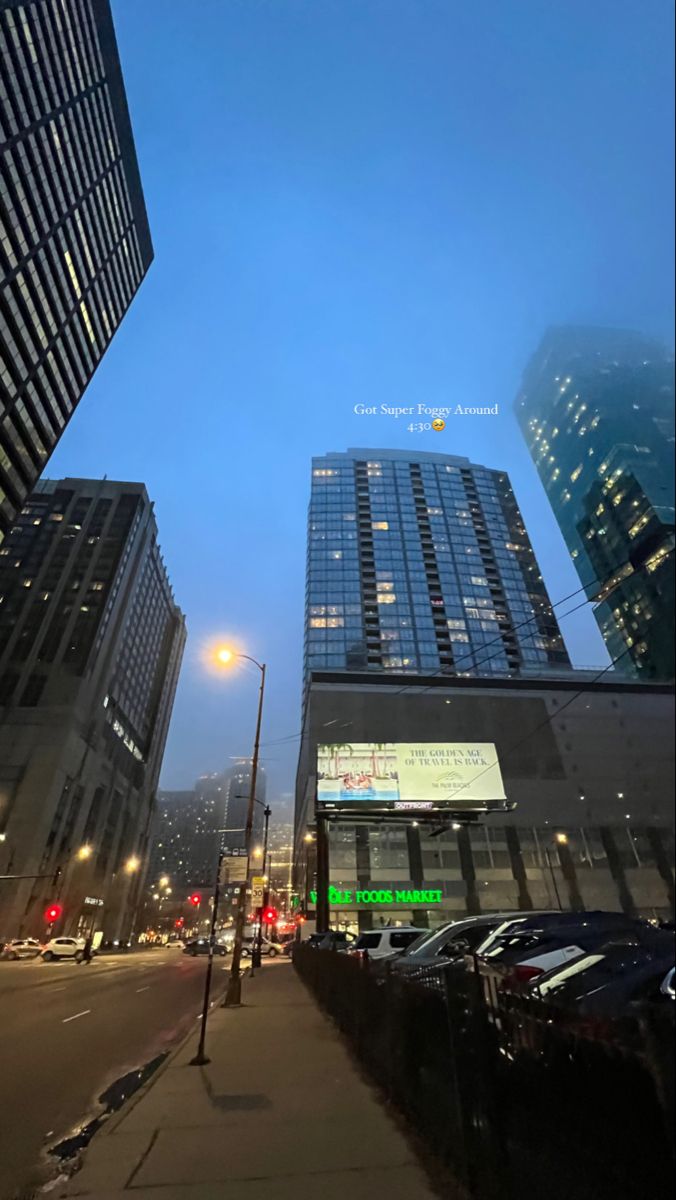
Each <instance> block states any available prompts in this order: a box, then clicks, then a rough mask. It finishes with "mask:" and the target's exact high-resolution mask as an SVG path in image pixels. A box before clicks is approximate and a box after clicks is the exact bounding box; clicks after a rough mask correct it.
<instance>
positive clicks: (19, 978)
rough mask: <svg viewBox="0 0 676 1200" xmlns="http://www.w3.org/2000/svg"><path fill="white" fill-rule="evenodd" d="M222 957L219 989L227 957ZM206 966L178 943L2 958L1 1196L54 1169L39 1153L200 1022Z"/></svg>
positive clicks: (6, 1198) (94, 1112)
mask: <svg viewBox="0 0 676 1200" xmlns="http://www.w3.org/2000/svg"><path fill="white" fill-rule="evenodd" d="M217 961H218V964H219V965H218V967H217V972H216V977H215V987H214V995H216V994H217V993H218V991H219V990H220V991H222V990H223V987H224V985H225V983H224V981H225V974H224V973H223V972H222V971H221V969H220V964H221V963H228V962H229V960H228V959H224V960H217ZM205 966H206V963H205V959H203V958H198V959H192V958H189V957H188V956H185V955H182V954H181V952H180V951H179V950H175V949H171V950H166V951H164V950H153V951H148V952H145V951H142V952H139V953H137V954H129V955H119V956H111V957H101V958H96V959H95V960H94V962H93V963H92V964H91V965H90V966H84V965H83V966H78V965H77V964H76V963H74V962H68V961H66V962H55V963H44V962H40V961H37V962H31V961H28V962H2V963H0V1030H2V1058H1V1063H0V1197H2V1200H9V1197H12V1196H13V1195H14V1194H15V1192H17V1191H19V1190H20V1189H21V1188H22V1187H25V1186H26V1185H28V1184H29V1183H30V1182H31V1181H32V1180H36V1181H37V1180H39V1179H40V1178H42V1177H43V1174H44V1173H45V1172H47V1173H48V1172H49V1170H50V1168H49V1164H44V1165H43V1164H42V1163H41V1156H42V1155H43V1153H44V1152H45V1151H46V1150H47V1148H48V1147H51V1146H54V1145H55V1144H56V1143H57V1142H59V1141H60V1140H61V1139H62V1138H63V1137H66V1136H67V1135H69V1134H70V1133H71V1132H72V1131H73V1129H74V1128H77V1127H78V1126H79V1125H81V1124H82V1123H83V1122H84V1121H86V1120H87V1118H89V1117H91V1116H93V1115H94V1114H96V1113H97V1112H98V1111H100V1106H99V1105H98V1103H97V1099H98V1097H99V1096H100V1095H101V1093H102V1092H103V1091H104V1090H105V1089H106V1088H107V1087H109V1086H110V1085H111V1084H112V1083H113V1082H114V1081H115V1080H117V1079H119V1078H120V1077H121V1076H123V1075H124V1074H125V1073H126V1072H128V1071H130V1070H132V1069H136V1068H139V1067H142V1066H143V1065H144V1064H145V1063H148V1062H149V1061H150V1060H151V1059H154V1058H155V1057H156V1056H158V1055H161V1054H163V1053H165V1052H167V1051H169V1050H171V1049H172V1048H173V1047H174V1046H175V1045H176V1043H177V1041H178V1040H180V1038H181V1037H182V1036H183V1035H184V1034H185V1032H187V1030H188V1029H189V1028H191V1027H194V1026H195V1023H196V1020H197V1013H198V1011H199V1009H200V1008H201V1002H202V993H203V987H204V972H205ZM51 1170H52V1173H53V1164H52V1167H51Z"/></svg>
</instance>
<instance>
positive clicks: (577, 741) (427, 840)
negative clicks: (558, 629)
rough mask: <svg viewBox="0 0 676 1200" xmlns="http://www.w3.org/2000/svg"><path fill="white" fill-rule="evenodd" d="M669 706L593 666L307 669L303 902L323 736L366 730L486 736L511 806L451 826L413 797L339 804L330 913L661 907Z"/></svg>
mask: <svg viewBox="0 0 676 1200" xmlns="http://www.w3.org/2000/svg"><path fill="white" fill-rule="evenodd" d="M673 720H674V691H673V687H670V686H668V685H666V684H656V683H641V682H639V681H635V680H630V679H624V680H622V679H615V678H613V677H612V676H611V675H609V676H608V677H607V678H604V679H603V680H596V679H595V677H594V676H593V675H592V674H591V673H590V672H582V671H562V672H561V674H560V676H559V677H558V678H557V677H556V676H555V675H554V674H550V675H548V676H547V678H537V677H532V678H526V677H524V676H522V677H520V678H518V679H491V678H470V679H467V678H464V679H460V678H458V679H445V678H443V677H440V676H438V675H437V676H422V675H421V676H419V677H417V678H416V679H411V678H409V677H408V676H404V675H399V676H396V675H394V674H384V673H383V674H381V675H380V676H374V675H372V674H370V673H368V672H362V673H361V674H359V673H350V672H341V671H337V672H328V671H324V672H322V671H317V672H313V673H312V675H311V677H310V680H309V683H308V687H307V694H306V700H305V713H304V724H303V732H302V740H301V748H300V759H299V766H298V777H297V793H296V822H295V852H294V861H295V879H294V882H295V890H296V892H297V894H298V896H299V898H300V902H301V903H302V904H305V903H306V904H307V906H308V908H309V909H310V911H311V912H312V910H314V907H315V900H314V898H313V895H312V891H313V888H315V887H316V873H315V868H316V859H315V846H314V844H313V842H312V841H311V840H310V839H311V838H312V836H313V834H312V830H313V829H314V828H315V822H316V814H317V808H316V800H317V787H318V758H317V751H318V747H319V746H320V745H323V744H325V743H327V742H335V743H340V745H337V746H336V750H337V752H338V753H340V751H341V750H342V751H346V752H349V751H350V748H351V746H354V745H355V744H356V745H357V746H359V745H360V744H363V743H366V744H368V745H369V746H370V747H372V748H373V750H374V751H375V752H376V757H377V754H378V752H380V751H381V750H382V748H383V747H384V746H385V745H386V744H388V743H403V744H404V745H406V746H410V745H412V746H414V747H417V746H419V745H422V744H424V743H430V742H431V743H433V744H435V745H439V744H443V743H456V744H459V745H460V746H463V745H469V746H471V745H472V743H477V742H481V743H484V744H488V745H493V746H494V747H495V754H494V756H493V754H492V753H491V754H490V756H489V761H490V763H491V764H492V763H494V762H497V763H498V764H499V767H500V770H501V773H502V779H503V782H504V791H505V795H506V797H507V801H508V803H509V804H511V805H514V806H515V807H514V808H513V811H495V812H491V813H487V814H483V815H481V816H479V817H478V818H477V819H476V820H475V821H471V820H463V819H461V818H460V817H459V818H457V823H456V825H455V826H454V827H453V828H451V820H450V819H449V820H446V822H444V820H443V819H439V818H435V819H434V820H433V821H432V823H430V821H429V820H428V819H427V817H428V816H429V814H426V815H424V816H423V815H421V816H420V817H419V820H416V818H418V816H419V814H418V812H417V811H416V810H415V809H412V811H411V812H410V813H408V814H406V813H405V812H399V813H398V814H397V815H398V817H399V823H398V824H395V823H394V822H393V821H392V822H391V823H388V822H387V821H386V823H385V824H377V823H375V821H372V822H371V823H368V822H367V820H366V819H365V818H364V819H363V820H362V821H360V822H357V821H355V820H353V821H352V822H351V821H350V814H349V813H348V814H346V815H344V816H343V817H342V818H341V820H340V821H336V823H335V824H331V825H330V837H329V864H330V882H331V885H332V887H333V889H334V891H333V899H332V903H331V919H332V922H333V924H334V925H335V924H341V923H342V924H348V925H351V926H353V927H357V925H358V926H359V927H360V928H364V929H366V928H370V927H371V926H372V925H373V924H378V923H379V922H386V921H395V920H398V921H403V922H406V923H407V922H409V921H413V922H414V923H415V924H422V925H427V924H429V925H434V924H438V923H440V922H441V921H442V920H451V919H453V918H456V917H461V916H465V915H467V914H471V913H478V912H495V911H497V912H500V911H510V910H512V911H513V910H516V909H530V908H557V907H559V905H560V906H561V907H562V908H564V909H575V908H590V909H592V908H603V909H609V910H616V911H620V910H623V911H625V912H627V913H641V914H643V915H645V916H647V917H670V916H672V914H673V909H674V877H673V862H674V811H673V801H672V795H673V787H674V755H673ZM334 730H335V733H334V732H332V731H334ZM374 774H375V772H374ZM386 782H387V781H386ZM428 798H429V799H431V797H429V796H428ZM404 799H405V797H404ZM496 799H498V797H497V796H496ZM422 807H423V808H424V805H423V806H422ZM475 807H476V806H475ZM457 808H458V809H460V810H462V808H463V799H462V793H460V796H459V802H457ZM356 810H357V813H356V814H355V815H358V814H359V803H358V802H357V803H356ZM361 815H362V817H364V812H363V810H362V814H361ZM444 825H445V826H446V827H445V828H444ZM306 838H307V839H308V840H307V841H306Z"/></svg>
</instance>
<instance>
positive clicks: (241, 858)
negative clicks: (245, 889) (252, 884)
mask: <svg viewBox="0 0 676 1200" xmlns="http://www.w3.org/2000/svg"><path fill="white" fill-rule="evenodd" d="M248 874H249V859H248V858H247V857H246V855H242V854H224V855H223V859H222V861H221V874H220V877H219V881H218V882H219V883H220V885H221V887H226V886H227V885H228V884H229V883H246V880H247V876H248Z"/></svg>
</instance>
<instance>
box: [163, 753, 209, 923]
mask: <svg viewBox="0 0 676 1200" xmlns="http://www.w3.org/2000/svg"><path fill="white" fill-rule="evenodd" d="M220 778H221V777H220V775H212V776H209V775H207V776H202V778H201V779H198V781H197V783H196V784H195V787H194V788H193V790H192V791H190V792H188V791H185V792H166V791H160V792H158V794H157V808H156V814H155V821H154V827H153V829H154V832H153V840H154V846H153V851H152V855H151V860H150V871H149V875H148V885H149V890H150V891H151V892H152V891H154V890H155V888H156V886H157V884H158V881H159V880H160V879H161V878H163V877H164V876H166V877H167V878H168V879H169V886H170V887H171V893H170V894H171V897H172V899H173V900H174V901H179V902H182V901H183V900H184V899H185V897H186V896H187V895H188V894H189V893H190V892H191V891H193V890H194V889H195V888H203V887H204V885H205V884H211V885H213V881H214V879H215V877H216V863H217V861H218V848H219V845H220V841H221V834H220V832H219V830H220V829H221V827H222V825H223V814H222V789H221V786H220V783H218V782H217V781H219V780H220ZM210 785H211V786H210Z"/></svg>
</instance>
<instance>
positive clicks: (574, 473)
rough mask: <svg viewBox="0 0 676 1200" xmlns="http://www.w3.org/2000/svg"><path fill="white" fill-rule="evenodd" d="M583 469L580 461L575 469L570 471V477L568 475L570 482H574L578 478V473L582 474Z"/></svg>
mask: <svg viewBox="0 0 676 1200" xmlns="http://www.w3.org/2000/svg"><path fill="white" fill-rule="evenodd" d="M583 470H584V466H583V464H582V463H580V465H579V466H578V467H576V468H575V470H574V471H573V472H572V474H571V477H570V482H571V483H575V481H576V480H577V479H579V478H580V475H581V474H582V472H583Z"/></svg>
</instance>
